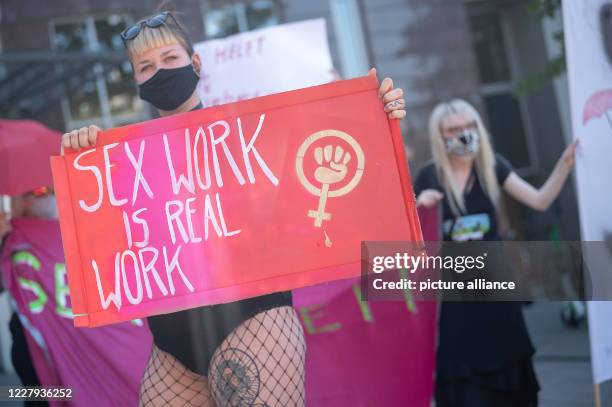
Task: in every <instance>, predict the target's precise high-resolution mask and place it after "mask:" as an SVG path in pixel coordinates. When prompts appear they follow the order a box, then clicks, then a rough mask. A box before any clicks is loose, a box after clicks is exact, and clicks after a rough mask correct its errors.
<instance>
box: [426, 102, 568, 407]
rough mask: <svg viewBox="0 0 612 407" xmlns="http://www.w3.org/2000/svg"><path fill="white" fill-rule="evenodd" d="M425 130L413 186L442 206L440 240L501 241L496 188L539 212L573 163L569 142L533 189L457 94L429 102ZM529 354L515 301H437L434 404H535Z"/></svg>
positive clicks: (474, 406) (430, 201) (503, 406)
mask: <svg viewBox="0 0 612 407" xmlns="http://www.w3.org/2000/svg"><path fill="white" fill-rule="evenodd" d="M429 135H430V141H431V148H432V155H433V160H432V161H431V162H430V163H428V164H426V165H425V166H424V167H423V168H422V169H421V171H420V172H419V173H418V175H417V179H416V181H415V184H414V189H415V193H416V195H417V205H422V206H424V207H432V206H434V205H436V204H438V203H440V204H441V208H442V219H443V221H442V235H443V239H444V240H445V241H466V240H479V241H495V240H501V236H500V233H499V228H498V224H499V222H498V218H499V202H500V195H501V191H502V190H504V191H506V192H507V193H508V194H509V195H510V196H512V197H513V198H515V199H516V200H518V201H519V202H521V203H523V204H525V205H527V206H528V207H530V208H533V209H536V210H539V211H544V210H546V208H548V207H549V206H550V204H551V203H552V202H553V201H554V200H555V199H556V198H557V196H558V195H559V192H560V191H561V188H562V187H563V185H564V183H565V181H566V179H567V177H568V175H569V173H570V171H571V169H572V167H573V164H574V157H575V150H576V143H572V144H570V145H569V146H568V147H567V148H566V149H565V151H564V152H563V154H562V156H561V158H560V159H559V161H558V162H557V164H556V166H555V168H554V170H553V172H552V174H551V175H550V176H549V178H548V180H547V181H546V182H545V183H544V185H543V186H542V187H541V188H539V189H538V188H534V187H533V186H531V185H530V184H529V183H527V182H526V181H524V180H523V179H522V178H521V177H519V176H518V175H517V174H516V173H515V172H514V171H513V170H512V166H511V165H510V163H509V162H508V161H507V160H506V159H505V158H503V157H502V156H501V155H499V154H496V153H495V152H494V151H493V149H492V146H491V142H490V140H489V135H488V133H487V130H486V128H485V127H484V125H483V122H482V119H481V117H480V115H479V114H478V112H477V111H476V109H474V107H473V106H471V105H470V104H469V103H467V102H465V101H463V100H459V99H455V100H452V101H450V102H447V103H441V104H439V105H438V106H436V108H435V109H434V110H433V112H432V114H431V117H430V121H429ZM461 225H463V226H461ZM465 225H470V227H467V228H466V227H464V226H465ZM534 352H535V349H534V347H533V345H532V343H531V340H530V338H529V335H528V333H527V329H526V326H525V322H524V319H523V314H522V309H521V303H519V302H443V303H442V308H441V314H440V321H439V343H438V354H437V376H436V381H437V383H436V403H437V404H436V405H437V406H438V407H462V406H466V407H467V406H469V407H480V406H482V407H485V406H486V407H490V406H495V407H506V406H507V407H533V406H536V405H537V403H538V391H539V385H538V382H537V379H536V376H535V372H534V369H533V363H532V356H533V354H534Z"/></svg>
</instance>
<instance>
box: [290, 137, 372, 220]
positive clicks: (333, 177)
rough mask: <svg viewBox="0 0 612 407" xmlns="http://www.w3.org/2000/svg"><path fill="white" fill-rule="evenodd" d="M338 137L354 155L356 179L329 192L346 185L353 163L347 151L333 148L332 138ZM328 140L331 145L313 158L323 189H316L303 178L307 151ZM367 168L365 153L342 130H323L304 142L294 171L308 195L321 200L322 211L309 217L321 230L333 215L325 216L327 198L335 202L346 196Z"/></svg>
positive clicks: (313, 212) (316, 177)
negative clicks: (342, 183)
mask: <svg viewBox="0 0 612 407" xmlns="http://www.w3.org/2000/svg"><path fill="white" fill-rule="evenodd" d="M333 137H337V138H339V139H342V140H344V141H345V142H347V143H348V144H349V145H350V146H351V147H352V149H353V153H354V154H355V156H356V158H357V169H356V171H355V174H354V175H353V178H352V179H351V180H350V181H349V182H348V183H347V184H346V185H344V186H343V187H342V188H339V189H336V190H332V191H330V186H331V185H333V184H337V183H339V182H340V181H343V180H344V179H345V178H346V176H347V175H348V167H347V164H348V162H349V161H350V160H351V159H352V157H353V156H352V155H351V153H350V152H349V151H344V149H343V148H342V147H340V146H339V145H336V146H335V147H336V148H335V149H334V145H333V142H332V138H333ZM323 138H329V139H330V144H327V145H326V146H325V147H317V148H315V149H314V152H313V154H314V158H315V161H316V163H317V165H318V166H317V168H316V169H315V172H314V178H315V179H316V180H317V182H319V183H321V188H319V187H317V186H315V185H313V184H312V183H311V182H310V181H309V180H308V178H306V175H305V174H304V157H305V155H306V152H307V151H308V148H309V147H310V146H311V145H312V144H313V143H314V142H316V141H318V140H320V139H323ZM364 168H365V156H364V154H363V150H362V149H361V146H360V145H359V143H357V141H356V140H355V139H354V138H353V137H351V136H349V135H348V134H346V133H344V132H342V131H339V130H322V131H318V132H316V133H314V134H311V135H310V136H308V137H307V138H306V140H304V142H303V143H302V145H301V146H300V148H299V149H298V152H297V158H296V160H295V170H296V171H297V176H298V179H299V180H300V183H301V184H302V185H303V186H304V188H306V190H307V191H308V192H310V193H311V194H313V195H315V196H318V197H319V207H318V208H317V210H316V211H315V210H309V211H308V217H310V218H314V225H315V226H316V227H321V225H322V224H323V221H324V220H330V219H331V213H327V212H325V205H326V203H327V198H336V197H339V196H342V195H346V194H348V193H349V192H351V191H352V190H353V188H355V187H356V186H357V184H359V181H360V180H361V177H362V175H363V169H364Z"/></svg>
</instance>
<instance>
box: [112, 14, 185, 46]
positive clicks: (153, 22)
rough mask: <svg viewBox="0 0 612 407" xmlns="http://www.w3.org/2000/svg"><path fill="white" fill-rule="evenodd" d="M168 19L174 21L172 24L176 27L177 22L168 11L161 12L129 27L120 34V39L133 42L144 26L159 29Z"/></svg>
mask: <svg viewBox="0 0 612 407" xmlns="http://www.w3.org/2000/svg"><path fill="white" fill-rule="evenodd" d="M168 17H171V18H172V20H174V23H175V24H176V25H178V22H177V21H176V19H175V18H174V16H173V15H172V14H171V13H170V12H169V11H162V12H161V13H158V14H155V15H153V16H151V17H149V18H147V19H145V20H140V21H139V22H137V23H135V24H133V25H131V26H129V27H128V28H126V29H125V30H123V31H122V32H121V38H122V39H123V41H130V40H133V39H134V38H136V37H137V36H138V34H140V31H142V27H143V26H145V25H146V26H147V27H149V28H157V27H160V26H162V25H163V24H164V23H165V22H166V20H167V19H168Z"/></svg>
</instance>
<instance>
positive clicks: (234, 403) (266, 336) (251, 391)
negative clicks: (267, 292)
mask: <svg viewBox="0 0 612 407" xmlns="http://www.w3.org/2000/svg"><path fill="white" fill-rule="evenodd" d="M305 353H306V347H305V342H304V333H303V331H302V327H301V325H300V322H299V320H298V318H297V315H296V314H295V311H294V310H293V308H292V307H288V306H287V307H279V308H273V309H271V310H268V311H265V312H262V313H260V314H257V315H255V316H254V317H252V318H250V319H248V320H247V321H245V322H243V323H242V324H241V325H240V326H239V327H238V328H236V329H235V330H234V331H233V332H232V333H231V334H230V335H229V336H228V337H227V338H226V339H225V341H224V342H223V343H222V344H221V346H219V348H217V350H216V351H215V353H214V355H213V357H212V360H211V364H210V367H209V370H208V380H209V384H210V389H211V392H212V394H213V397H214V399H215V401H216V403H217V405H218V406H219V407H226V406H231V407H251V406H252V407H276V406H283V407H285V406H295V407H300V406H304V403H305V394H304V362H305Z"/></svg>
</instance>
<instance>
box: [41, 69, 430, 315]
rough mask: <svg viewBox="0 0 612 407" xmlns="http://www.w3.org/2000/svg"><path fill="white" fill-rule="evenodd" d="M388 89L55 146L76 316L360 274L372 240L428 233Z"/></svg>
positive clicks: (262, 106) (171, 122)
mask: <svg viewBox="0 0 612 407" xmlns="http://www.w3.org/2000/svg"><path fill="white" fill-rule="evenodd" d="M378 86H379V84H378V81H377V80H376V78H375V77H373V76H368V77H362V78H357V79H353V80H348V81H339V82H335V83H331V84H327V85H321V86H315V87H311V88H306V89H302V90H297V91H291V92H286V93H280V94H275V95H270V96H264V97H260V98H255V99H250V100H246V101H241V102H236V103H232V104H227V105H222V106H217V107H213V108H209V109H204V110H199V111H194V112H189V113H184V114H180V115H174V116H171V117H167V118H161V119H157V120H152V121H149V122H144V123H138V124H134V125H130V126H125V127H121V128H117V129H113V130H109V131H105V132H102V133H100V135H99V139H98V144H97V145H96V147H95V148H92V149H88V150H85V151H80V152H71V153H68V154H66V156H64V157H53V158H52V163H51V164H52V170H53V176H54V185H55V189H56V193H57V197H58V208H59V213H60V223H61V227H62V238H63V242H64V251H65V255H66V264H67V269H68V281H69V285H70V294H71V296H72V301H73V311H74V314H75V318H74V321H75V325H77V326H99V325H104V324H110V323H114V322H119V321H125V320H130V319H134V318H139V317H144V316H149V315H155V314H160V313H167V312H172V311H177V310H181V309H187V308H193V307H196V306H202V305H209V304H216V303H223V302H229V301H235V300H239V299H243V298H248V297H253V296H257V295H263V294H267V293H270V292H276V291H285V290H291V289H294V288H298V287H303V286H308V285H313V284H317V283H321V282H326V281H333V280H338V279H343V278H349V277H355V276H358V275H359V272H360V270H359V262H360V242H361V241H362V240H404V241H418V240H421V232H420V227H419V222H418V218H417V215H416V207H415V199H414V193H413V192H412V186H411V182H410V177H409V173H408V169H407V166H406V160H405V154H404V148H403V144H402V140H401V134H400V130H399V123H398V122H397V121H393V120H389V119H388V117H387V115H386V113H385V112H384V111H383V105H382V102H381V101H380V99H379V97H378Z"/></svg>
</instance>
